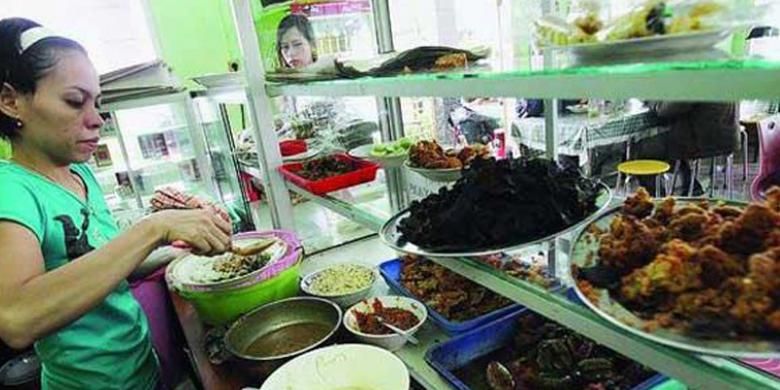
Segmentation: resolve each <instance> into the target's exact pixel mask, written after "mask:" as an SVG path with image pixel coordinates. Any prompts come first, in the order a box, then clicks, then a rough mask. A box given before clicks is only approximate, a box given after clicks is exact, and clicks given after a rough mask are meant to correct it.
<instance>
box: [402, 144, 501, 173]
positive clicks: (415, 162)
mask: <svg viewBox="0 0 780 390" xmlns="http://www.w3.org/2000/svg"><path fill="white" fill-rule="evenodd" d="M489 157H490V150H489V149H488V148H487V147H486V146H484V145H478V144H476V145H472V146H466V147H465V148H463V149H461V150H460V151H459V152H458V151H455V150H454V149H448V150H446V151H445V150H444V148H442V147H441V145H439V143H438V142H436V141H420V142H418V143H416V144H414V145H412V147H411V149H409V161H410V162H411V163H412V166H413V167H416V168H425V169H457V168H462V167H464V166H467V165H469V164H471V161H473V160H474V159H475V158H489Z"/></svg>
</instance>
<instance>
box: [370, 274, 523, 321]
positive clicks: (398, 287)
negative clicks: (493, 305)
mask: <svg viewBox="0 0 780 390" xmlns="http://www.w3.org/2000/svg"><path fill="white" fill-rule="evenodd" d="M401 265H402V262H401V260H399V259H395V260H390V261H386V262H384V263H382V264H380V265H379V273H380V274H381V275H382V277H383V278H384V279H385V282H387V285H388V286H389V287H390V290H391V291H393V292H395V293H396V294H401V295H405V296H407V297H410V298H414V299H419V298H418V297H416V296H415V295H414V294H412V293H411V292H409V290H407V289H406V288H405V287H404V286H403V285H402V284H401ZM425 307H426V308H427V309H428V315H429V318H430V320H431V321H432V322H433V323H434V324H436V325H437V326H438V327H439V328H440V329H441V330H443V331H444V332H445V333H447V334H448V335H450V336H452V335H455V334H459V333H464V332H467V331H469V330H471V329H474V328H477V327H479V326H481V325H484V324H487V323H489V322H492V321H495V320H498V319H500V318H502V317H504V316H506V315H508V314H510V313H513V312H517V311H520V310H523V306H520V305H516V304H514V305H509V306H507V307H504V308H501V309H498V310H495V311H492V312H490V313H487V314H483V315H481V316H479V317H477V318H474V319H471V320H468V321H452V320H449V319H447V317H444V316H443V315H442V314H440V313H438V312H437V311H435V310H433V309H432V308H431V307H430V306H428V305H426V306H425Z"/></svg>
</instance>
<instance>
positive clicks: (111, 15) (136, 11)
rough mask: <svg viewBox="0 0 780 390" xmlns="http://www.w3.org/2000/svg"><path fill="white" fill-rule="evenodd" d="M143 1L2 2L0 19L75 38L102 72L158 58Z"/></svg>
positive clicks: (11, 0) (47, 0) (38, 0)
mask: <svg viewBox="0 0 780 390" xmlns="http://www.w3.org/2000/svg"><path fill="white" fill-rule="evenodd" d="M144 1H145V0H2V6H0V18H5V17H24V18H28V19H32V20H34V21H36V22H38V23H40V24H43V25H44V26H46V27H48V28H50V29H52V30H54V31H55V32H56V33H57V34H60V35H63V36H66V37H69V38H72V39H75V40H76V41H78V42H79V43H81V44H82V45H83V46H84V47H85V48H86V49H87V51H88V52H89V54H90V57H91V58H92V61H93V62H94V63H95V67H97V69H98V72H100V73H105V72H108V71H111V70H116V69H119V68H122V67H125V66H129V65H134V64H138V63H141V62H147V61H151V60H154V59H156V58H158V52H157V49H156V45H155V41H154V39H155V37H154V35H153V33H152V31H151V30H150V28H149V26H150V24H149V23H148V22H147V20H148V19H147V17H146V14H145V12H144ZM152 1H153V0H152ZM183 6H184V4H183ZM182 16H184V14H183V15H182Z"/></svg>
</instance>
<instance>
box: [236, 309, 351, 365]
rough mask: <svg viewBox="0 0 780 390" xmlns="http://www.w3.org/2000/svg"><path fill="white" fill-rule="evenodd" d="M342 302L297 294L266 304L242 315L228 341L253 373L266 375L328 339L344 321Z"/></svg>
mask: <svg viewBox="0 0 780 390" xmlns="http://www.w3.org/2000/svg"><path fill="white" fill-rule="evenodd" d="M341 317H342V312H341V309H340V308H339V307H338V305H336V304H334V303H333V302H330V301H327V300H325V299H320V298H313V297H296V298H289V299H284V300H281V301H277V302H274V303H270V304H267V305H265V306H262V307H260V308H258V309H256V310H254V311H252V312H250V313H248V314H246V315H244V316H243V317H241V318H240V319H238V321H236V322H235V323H234V324H233V325H232V326H231V327H230V329H228V331H227V333H225V337H224V345H225V348H226V349H227V350H228V352H230V354H231V355H232V356H233V357H234V359H235V360H236V361H237V362H238V366H239V367H240V368H241V369H242V370H243V371H244V372H246V373H247V374H249V375H256V376H261V377H265V376H268V375H270V374H271V373H272V372H273V371H274V370H275V369H277V368H279V366H281V365H282V364H284V363H285V362H287V361H289V360H290V359H292V358H294V357H296V356H299V355H301V354H304V353H306V352H307V351H311V350H312V349H315V348H317V347H319V346H321V345H323V344H325V343H327V342H328V341H329V340H330V339H331V338H332V337H333V335H334V334H335V333H336V331H337V330H338V329H339V326H340V323H341Z"/></svg>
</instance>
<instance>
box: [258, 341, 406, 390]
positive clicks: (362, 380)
mask: <svg viewBox="0 0 780 390" xmlns="http://www.w3.org/2000/svg"><path fill="white" fill-rule="evenodd" d="M409 385H410V383H409V370H408V369H407V368H406V365H404V363H403V362H402V361H401V359H399V358H398V357H397V356H395V355H394V354H392V353H391V352H388V351H385V350H383V349H381V348H377V347H373V346H370V345H363V344H342V345H335V346H331V347H327V348H321V349H317V350H315V351H311V352H308V353H306V354H304V355H301V356H299V357H297V358H295V359H293V360H291V361H289V362H287V363H286V364H284V365H283V366H281V367H280V368H279V369H278V370H276V371H275V372H274V373H273V374H272V375H271V376H270V377H268V379H267V380H266V381H265V383H263V386H262V387H261V388H260V390H310V389H317V390H347V389H355V390H357V389H372V390H408V389H409Z"/></svg>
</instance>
